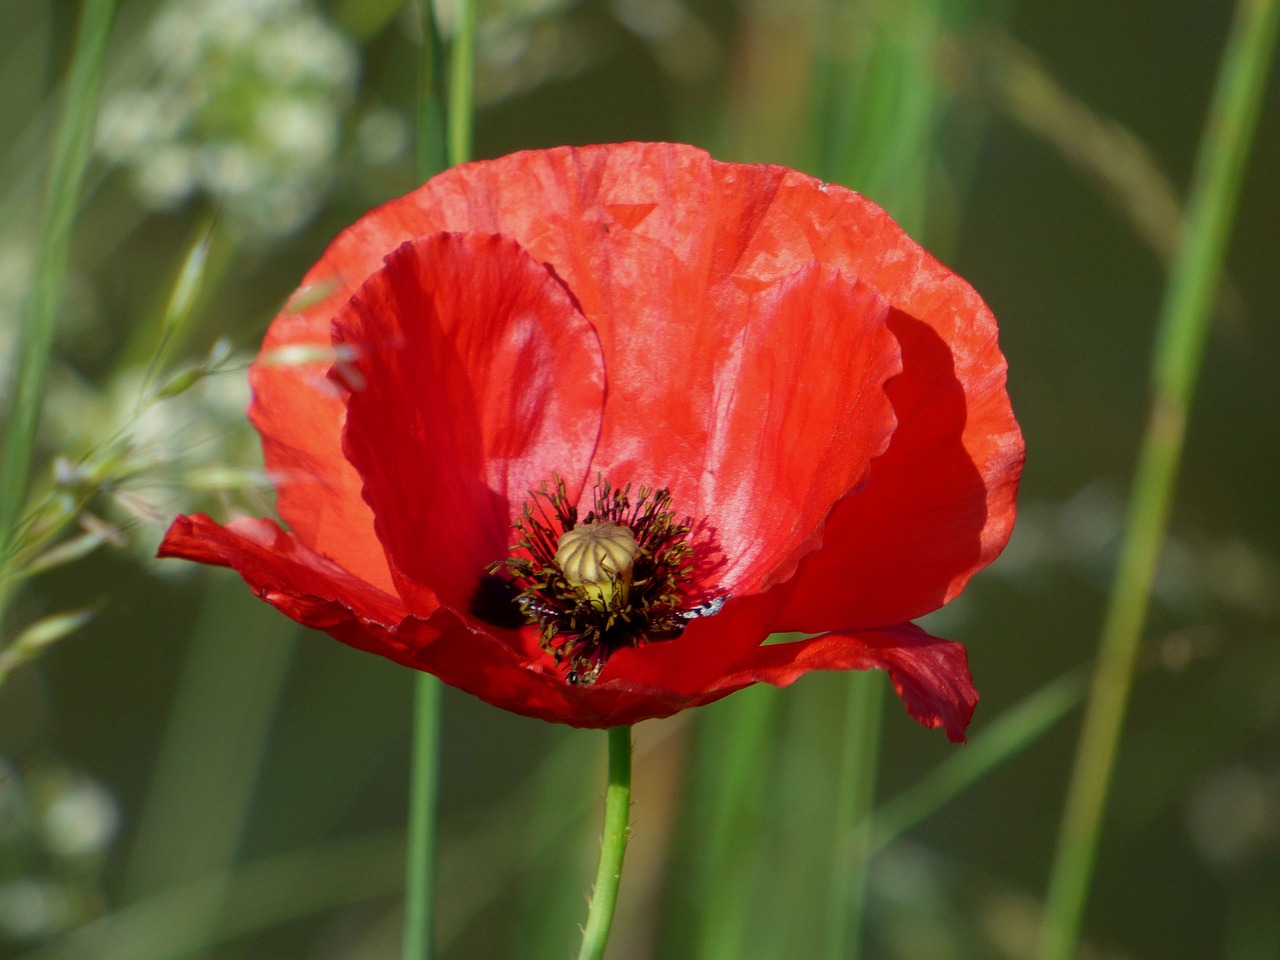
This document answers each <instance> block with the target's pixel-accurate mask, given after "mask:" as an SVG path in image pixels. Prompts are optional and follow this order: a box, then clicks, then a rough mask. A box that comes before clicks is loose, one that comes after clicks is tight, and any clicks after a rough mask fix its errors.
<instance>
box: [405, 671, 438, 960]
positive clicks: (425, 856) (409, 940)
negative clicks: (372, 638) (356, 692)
mask: <svg viewBox="0 0 1280 960" xmlns="http://www.w3.org/2000/svg"><path fill="white" fill-rule="evenodd" d="M440 687H441V684H440V681H439V680H437V679H436V678H435V677H433V676H432V675H431V674H429V673H419V674H416V675H415V676H414V678H413V748H412V749H413V752H412V756H411V757H410V773H409V777H410V781H409V845H408V860H407V863H406V864H405V870H406V873H405V907H404V960H430V958H431V957H434V956H435V929H436V842H437V837H436V827H437V823H436V820H437V818H438V816H439V810H438V808H439V794H440V698H441V689H440Z"/></svg>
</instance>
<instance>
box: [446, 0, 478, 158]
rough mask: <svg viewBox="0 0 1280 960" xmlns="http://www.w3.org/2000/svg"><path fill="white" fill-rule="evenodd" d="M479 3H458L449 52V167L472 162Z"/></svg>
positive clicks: (464, 0) (469, 0)
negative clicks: (455, 28)
mask: <svg viewBox="0 0 1280 960" xmlns="http://www.w3.org/2000/svg"><path fill="white" fill-rule="evenodd" d="M478 6H479V0H458V2H457V15H458V26H457V30H458V32H457V33H456V34H455V35H454V38H453V43H452V44H451V45H450V48H449V111H448V128H449V164H450V166H457V165H458V164H460V163H466V162H467V161H468V160H470V159H471V150H472V142H471V141H472V136H473V131H474V129H475V108H476V76H475V73H476V21H477V16H478V14H477V9H476V8H477V7H478Z"/></svg>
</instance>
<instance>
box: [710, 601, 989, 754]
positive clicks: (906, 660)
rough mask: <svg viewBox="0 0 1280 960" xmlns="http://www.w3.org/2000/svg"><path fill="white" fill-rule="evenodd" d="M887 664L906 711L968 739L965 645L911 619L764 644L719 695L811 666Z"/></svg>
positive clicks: (970, 705) (970, 690)
mask: <svg viewBox="0 0 1280 960" xmlns="http://www.w3.org/2000/svg"><path fill="white" fill-rule="evenodd" d="M875 669H880V670H885V671H887V672H888V674H889V679H890V680H891V681H892V683H893V687H894V689H895V690H897V691H898V696H900V697H901V698H902V701H903V703H905V704H906V707H907V713H909V714H910V715H911V716H912V717H913V718H915V719H916V720H918V721H919V722H920V723H922V724H924V725H925V726H926V727H942V728H943V729H944V730H946V732H947V738H948V739H950V740H951V741H953V742H955V743H964V733H965V730H966V729H967V728H968V726H969V720H970V719H971V718H972V717H973V709H974V707H975V706H977V703H978V691H977V690H975V689H974V687H973V678H972V677H971V676H970V675H969V662H968V656H967V654H966V653H965V649H964V647H963V646H961V645H960V644H958V643H956V642H955V641H953V640H941V639H939V638H937V637H932V636H930V635H929V634H927V633H925V632H924V631H923V630H921V629H920V628H919V627H917V626H916V625H915V624H913V623H902V624H898V625H896V626H893V627H886V628H884V629H880V630H856V631H852V630H851V631H836V632H832V633H827V634H824V635H822V636H820V637H813V638H811V639H808V640H796V641H792V642H790V643H771V644H768V645H766V646H763V647H760V648H759V649H758V650H756V651H755V652H754V653H752V655H751V656H750V657H749V658H748V659H747V660H746V661H745V662H744V663H743V664H741V665H739V666H738V668H737V669H735V670H733V671H732V672H729V673H727V674H725V676H724V677H723V678H722V679H721V680H720V681H719V683H717V684H715V685H714V690H715V691H716V692H719V693H720V695H721V696H724V695H726V694H728V693H731V692H732V691H734V690H738V689H741V688H742V687H746V686H750V685H751V684H753V683H772V684H774V685H776V686H780V687H785V686H789V685H790V684H792V683H794V682H795V681H796V680H798V679H800V677H802V676H803V675H804V674H806V673H808V672H809V671H811V670H875Z"/></svg>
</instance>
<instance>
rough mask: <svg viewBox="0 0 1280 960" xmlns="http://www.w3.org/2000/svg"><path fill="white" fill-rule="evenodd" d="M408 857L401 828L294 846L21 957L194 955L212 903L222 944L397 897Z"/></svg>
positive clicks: (151, 959) (125, 959)
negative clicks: (200, 921)
mask: <svg viewBox="0 0 1280 960" xmlns="http://www.w3.org/2000/svg"><path fill="white" fill-rule="evenodd" d="M403 859H404V835H403V834H401V833H399V832H396V833H394V834H389V835H378V836H370V837H359V838H356V839H346V840H337V841H333V842H332V843H327V844H318V845H316V846H314V847H308V848H307V849H305V850H300V851H291V852H289V853H285V854H280V855H278V856H274V857H269V858H265V859H262V860H258V861H255V862H253V863H251V864H248V865H246V866H243V867H239V868H237V869H234V870H227V871H224V872H221V873H217V874H214V875H212V876H207V877H203V878H201V879H198V880H193V881H190V882H187V883H180V884H176V885H173V886H170V887H167V888H166V889H164V890H163V891H161V892H159V893H157V894H156V895H155V896H153V897H149V898H148V899H146V900H144V901H141V902H139V903H137V904H134V905H132V906H129V907H125V908H124V909H122V910H118V911H116V912H114V913H109V914H107V915H106V916H104V917H102V918H101V919H98V920H94V921H92V922H90V923H87V924H85V925H84V926H82V927H79V928H77V929H76V930H73V931H72V932H71V933H69V934H67V935H66V936H65V937H63V938H62V939H60V940H58V941H56V942H54V943H52V944H49V945H47V946H44V947H40V948H38V949H36V950H33V951H31V952H30V953H27V954H25V955H24V956H23V957H22V960H189V958H190V957H191V956H192V955H193V954H195V953H198V952H199V951H201V950H203V949H207V948H209V947H210V946H212V945H214V944H213V943H211V942H210V940H209V939H208V931H207V930H204V929H202V928H198V927H197V926H193V925H192V923H191V921H190V918H191V916H192V915H197V916H198V915H202V914H203V913H204V912H205V911H207V910H208V908H209V904H210V903H211V902H218V903H220V904H221V907H222V910H221V913H220V922H219V924H218V926H217V930H216V942H217V943H225V942H227V941H229V940H233V939H235V938H237V937H243V936H247V935H249V934H252V933H257V932H260V931H263V930H269V929H271V928H272V927H274V926H276V925H277V924H280V923H283V922H286V921H289V920H293V919H296V918H298V917H305V916H309V915H312V914H315V913H319V912H321V911H324V910H331V909H334V908H337V907H343V906H347V905H350V904H357V903H365V902H368V901H370V900H375V899H379V898H383V897H390V896H394V895H395V893H396V892H397V890H398V888H399V886H400V880H401V876H402V873H401V869H400V867H401V863H402V861H403ZM224 898H225V899H224Z"/></svg>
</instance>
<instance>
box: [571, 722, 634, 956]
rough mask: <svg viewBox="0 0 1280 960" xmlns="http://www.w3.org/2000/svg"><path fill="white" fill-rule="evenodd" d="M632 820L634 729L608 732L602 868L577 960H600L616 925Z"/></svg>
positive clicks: (617, 728)
mask: <svg viewBox="0 0 1280 960" xmlns="http://www.w3.org/2000/svg"><path fill="white" fill-rule="evenodd" d="M630 819H631V728H630V727H611V728H610V730H609V787H608V789H607V790H606V791H605V795H604V836H603V837H602V838H601V839H600V866H599V867H598V868H597V870H596V885H595V889H594V890H593V891H592V893H591V908H590V910H589V911H588V912H587V926H586V929H584V930H583V931H582V949H581V950H579V951H578V960H600V958H601V957H603V956H604V946H605V944H606V943H607V942H608V940H609V928H610V927H612V926H613V908H614V906H615V905H616V904H617V902H618V885H619V884H620V883H621V881H622V858H623V856H624V855H625V854H626V852H627V834H628V824H629V822H630Z"/></svg>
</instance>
